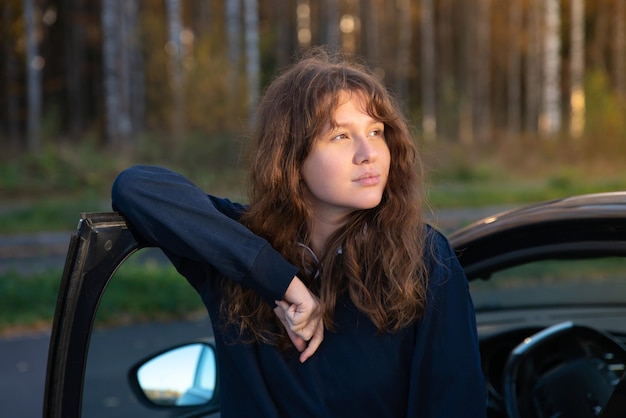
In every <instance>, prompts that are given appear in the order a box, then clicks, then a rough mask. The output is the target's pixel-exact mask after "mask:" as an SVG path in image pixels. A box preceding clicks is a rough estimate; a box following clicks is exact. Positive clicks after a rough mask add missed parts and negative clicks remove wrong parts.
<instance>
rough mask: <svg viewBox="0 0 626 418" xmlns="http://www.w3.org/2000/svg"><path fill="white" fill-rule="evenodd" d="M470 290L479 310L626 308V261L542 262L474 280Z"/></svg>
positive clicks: (606, 259) (601, 259)
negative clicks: (484, 278)
mask: <svg viewBox="0 0 626 418" xmlns="http://www.w3.org/2000/svg"><path fill="white" fill-rule="evenodd" d="M470 289H471V293H472V298H473V301H474V305H475V307H476V310H477V311H486V310H504V309H509V308H513V307H518V308H533V307H545V308H557V307H583V306H589V307H609V306H620V305H621V306H622V307H626V258H624V257H604V258H593V259H584V260H547V261H538V262H533V263H528V264H524V265H522V266H518V267H514V268H510V269H507V270H503V271H500V272H497V273H494V274H493V275H492V276H491V277H490V278H489V279H488V280H480V279H477V280H474V281H472V282H471V283H470Z"/></svg>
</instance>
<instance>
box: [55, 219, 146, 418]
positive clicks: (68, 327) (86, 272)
mask: <svg viewBox="0 0 626 418" xmlns="http://www.w3.org/2000/svg"><path fill="white" fill-rule="evenodd" d="M148 246H150V245H148V244H147V243H145V242H140V241H138V240H137V239H136V237H135V236H134V235H133V233H132V231H131V230H130V227H129V225H128V224H127V223H126V220H125V219H124V218H123V217H122V216H121V215H120V214H118V213H115V212H97V213H83V214H81V218H80V221H79V223H78V228H77V230H76V232H75V233H74V234H72V236H71V239H70V244H69V248H68V252H67V256H66V259H65V266H64V269H63V276H62V279H61V283H60V286H59V293H58V297H57V303H56V309H55V314H54V322H53V326H52V333H51V336H50V347H49V350H48V366H47V371H46V381H45V390H44V405H43V416H44V417H45V418H72V417H80V415H81V408H82V394H83V382H84V377H85V368H86V364H87V355H88V347H89V340H90V337H91V331H92V328H93V323H94V319H95V315H96V311H97V309H98V304H99V302H100V299H101V297H102V294H103V293H104V290H105V288H106V286H107V284H108V283H109V281H110V280H111V277H112V276H113V274H114V273H115V271H116V270H117V268H118V267H119V266H120V265H121V264H122V263H123V262H124V260H125V259H126V258H128V257H129V256H130V255H131V254H133V253H134V252H136V251H137V250H139V249H141V248H144V247H148Z"/></svg>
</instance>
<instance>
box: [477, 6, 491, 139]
mask: <svg viewBox="0 0 626 418" xmlns="http://www.w3.org/2000/svg"><path fill="white" fill-rule="evenodd" d="M476 14H477V16H476V20H475V22H476V25H475V28H476V55H475V57H474V65H475V72H474V80H475V88H474V103H473V108H474V136H475V138H477V140H478V141H480V142H489V141H490V140H491V101H490V98H491V88H490V86H491V18H490V0H478V3H477V7H476Z"/></svg>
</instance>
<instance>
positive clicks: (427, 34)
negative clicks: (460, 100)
mask: <svg viewBox="0 0 626 418" xmlns="http://www.w3.org/2000/svg"><path fill="white" fill-rule="evenodd" d="M420 6H421V9H420V11H421V13H420V17H421V20H420V23H421V33H422V48H421V70H422V71H421V73H422V130H423V133H424V139H425V140H427V141H433V140H434V139H435V138H436V137H437V113H436V109H437V107H436V103H435V86H436V82H435V66H436V63H435V28H434V26H435V22H434V20H435V18H434V10H433V0H421V2H420Z"/></svg>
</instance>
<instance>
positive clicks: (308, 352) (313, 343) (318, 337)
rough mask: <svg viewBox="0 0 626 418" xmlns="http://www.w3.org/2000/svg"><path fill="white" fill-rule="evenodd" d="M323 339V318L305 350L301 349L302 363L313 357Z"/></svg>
mask: <svg viewBox="0 0 626 418" xmlns="http://www.w3.org/2000/svg"><path fill="white" fill-rule="evenodd" d="M323 340H324V323H323V321H322V320H319V321H318V323H317V327H316V329H315V332H314V333H313V337H312V338H311V340H310V341H309V343H308V345H307V346H306V348H305V349H304V351H302V350H301V354H300V363H304V362H305V361H307V360H308V359H309V357H311V356H312V355H313V354H314V353H315V352H316V351H317V349H318V348H319V346H320V345H321V344H322V341H323Z"/></svg>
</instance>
